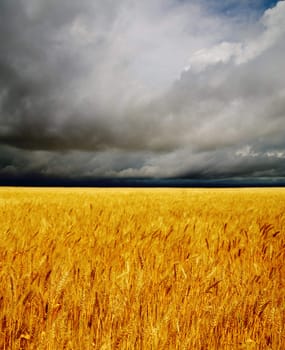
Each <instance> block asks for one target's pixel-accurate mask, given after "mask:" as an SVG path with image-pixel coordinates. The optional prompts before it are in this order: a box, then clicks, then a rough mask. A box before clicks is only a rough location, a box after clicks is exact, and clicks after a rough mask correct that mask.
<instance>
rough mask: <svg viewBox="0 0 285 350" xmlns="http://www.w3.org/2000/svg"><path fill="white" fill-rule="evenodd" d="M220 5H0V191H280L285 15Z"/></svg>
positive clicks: (284, 148) (284, 165)
mask: <svg viewBox="0 0 285 350" xmlns="http://www.w3.org/2000/svg"><path fill="white" fill-rule="evenodd" d="M245 3H247V2H245ZM253 3H254V2H253ZM218 4H219V3H218V2H215V1H210V2H206V1H194V0H193V1H181V0H180V1H178V0H158V1H156V2H155V4H154V2H153V1H150V0H147V1H144V2H140V1H133V0H123V1H120V2H118V1H115V0H107V1H104V2H102V1H96V0H95V1H91V0H83V1H81V2H78V1H75V0H74V1H73V0H72V1H71V0H68V1H67V0H62V1H60V2H58V1H55V0H51V1H49V2H47V1H44V0H22V1H19V0H3V1H1V4H0V42H1V52H0V177H9V176H15V175H17V176H21V175H23V176H24V175H25V176H26V175H29V174H40V175H44V176H62V177H70V178H76V177H86V178H92V177H97V176H99V177H104V176H107V177H177V176H178V177H181V176H182V177H189V178H205V179H208V178H209V179H210V178H223V177H256V178H259V177H268V178H282V177H284V176H285V162H284V158H285V156H284V155H285V138H284V136H285V79H284V72H283V65H284V57H285V2H284V1H279V2H278V3H276V4H275V3H274V4H271V5H272V7H270V8H267V9H266V10H264V7H266V6H265V4H264V3H262V4H261V3H260V4H258V1H256V6H255V7H254V6H252V8H251V9H250V11H249V8H248V6H245V5H244V7H242V2H235V1H233V0H232V1H228V2H225V3H224V4H223V8H221V5H218ZM261 5H262V6H261ZM245 9H246V10H247V11H245Z"/></svg>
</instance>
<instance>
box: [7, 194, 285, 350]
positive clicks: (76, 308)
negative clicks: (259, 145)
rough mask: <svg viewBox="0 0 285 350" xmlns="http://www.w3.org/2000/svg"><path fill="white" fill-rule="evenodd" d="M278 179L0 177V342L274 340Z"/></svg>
mask: <svg viewBox="0 0 285 350" xmlns="http://www.w3.org/2000/svg"><path fill="white" fill-rule="evenodd" d="M284 258H285V190H284V189H227V190H218V189H217V190H212V189H208V190H206V189H204V190H201V189H36V188H33V189H25V188H18V189H15V188H0V349H4V350H8V349H9V350H19V349H48V350H53V349H54V350H56V349H74V350H80V349H82V350H88V349H96V350H104V349H105V350H108V349H130V350H131V349H179V350H180V349H264V350H265V349H266V350H269V349H272V350H278V349H280V350H282V349H284V348H285V326H284V325H285V293H284V287H285V264H284Z"/></svg>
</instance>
